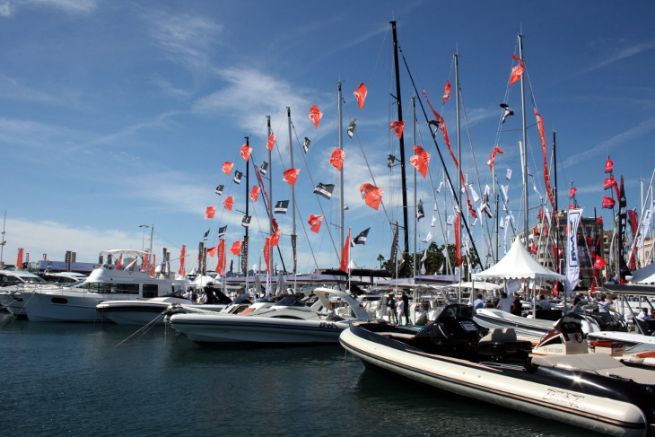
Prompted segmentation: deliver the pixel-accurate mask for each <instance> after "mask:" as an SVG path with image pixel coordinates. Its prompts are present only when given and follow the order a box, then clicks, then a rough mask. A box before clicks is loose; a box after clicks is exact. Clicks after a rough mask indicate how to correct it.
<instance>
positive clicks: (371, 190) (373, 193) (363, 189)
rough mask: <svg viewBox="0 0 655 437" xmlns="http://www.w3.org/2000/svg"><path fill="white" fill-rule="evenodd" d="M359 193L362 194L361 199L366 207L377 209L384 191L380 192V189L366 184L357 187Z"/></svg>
mask: <svg viewBox="0 0 655 437" xmlns="http://www.w3.org/2000/svg"><path fill="white" fill-rule="evenodd" d="M359 192H360V193H362V198H363V199H364V202H366V204H367V205H368V206H370V207H371V208H373V209H378V208H379V207H380V203H381V202H382V195H383V194H384V191H382V189H381V188H378V187H376V186H375V185H373V184H370V183H368V182H366V183H363V184H361V185H360V186H359Z"/></svg>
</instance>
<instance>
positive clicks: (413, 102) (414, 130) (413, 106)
mask: <svg viewBox="0 0 655 437" xmlns="http://www.w3.org/2000/svg"><path fill="white" fill-rule="evenodd" d="M412 129H413V137H414V144H417V143H416V96H412ZM417 227H418V205H417V204H416V168H414V253H413V254H412V277H413V278H414V280H416V228H417Z"/></svg>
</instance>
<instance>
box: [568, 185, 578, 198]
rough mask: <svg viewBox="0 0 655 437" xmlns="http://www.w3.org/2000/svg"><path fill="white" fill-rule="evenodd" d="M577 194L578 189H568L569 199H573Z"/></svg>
mask: <svg viewBox="0 0 655 437" xmlns="http://www.w3.org/2000/svg"><path fill="white" fill-rule="evenodd" d="M577 192H578V189H577V188H575V187H571V188H569V198H570V199H573V198H574V197H575V193H577Z"/></svg>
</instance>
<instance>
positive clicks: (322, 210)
mask: <svg viewBox="0 0 655 437" xmlns="http://www.w3.org/2000/svg"><path fill="white" fill-rule="evenodd" d="M291 130H293V134H294V136H295V137H296V144H297V145H300V139H299V138H298V132H296V125H295V124H294V123H293V120H292V121H291ZM301 155H302V160H303V163H304V164H305V170H306V171H307V175H308V176H309V181H310V182H311V183H312V187H315V186H316V183H315V182H314V178H313V177H312V172H311V171H310V170H309V168H310V167H309V164H307V157H306V156H305V153H304V151H303V153H301ZM314 198H315V199H316V203H318V207H319V208H320V210H321V214H323V218H325V217H327V215H326V214H325V210H324V209H323V204H322V203H321V199H319V198H318V196H316V195H315V196H314ZM296 210H298V214H300V211H299V208H298V207H296ZM301 217H302V216H301ZM325 228H326V229H327V232H328V236H329V237H330V241H331V242H332V248H333V249H334V254H335V255H336V257H337V260H339V258H340V257H339V250H338V249H337V245H336V243H335V242H334V237H333V236H332V231H331V230H330V226H329V225H328V226H326V227H325ZM307 242H308V243H309V245H310V248H311V244H312V243H311V242H310V241H309V240H307ZM317 268H318V267H317Z"/></svg>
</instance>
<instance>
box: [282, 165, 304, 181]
mask: <svg viewBox="0 0 655 437" xmlns="http://www.w3.org/2000/svg"><path fill="white" fill-rule="evenodd" d="M299 173H300V169H299V168H290V169H288V170H284V173H282V180H283V181H284V182H286V183H287V184H289V185H296V180H297V179H298V174H299Z"/></svg>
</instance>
